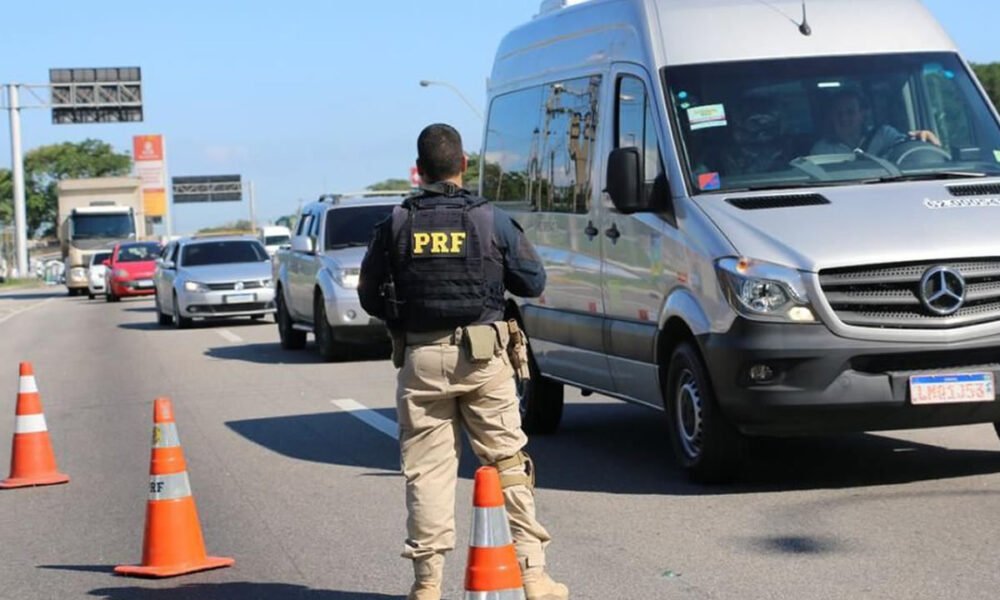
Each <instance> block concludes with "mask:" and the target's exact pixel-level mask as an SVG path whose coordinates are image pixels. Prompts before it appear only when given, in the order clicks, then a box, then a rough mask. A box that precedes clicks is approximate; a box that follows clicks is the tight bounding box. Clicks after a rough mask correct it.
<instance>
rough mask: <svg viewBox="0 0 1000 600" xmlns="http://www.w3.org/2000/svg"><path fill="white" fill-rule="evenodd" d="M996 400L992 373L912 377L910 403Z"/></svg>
mask: <svg viewBox="0 0 1000 600" xmlns="http://www.w3.org/2000/svg"><path fill="white" fill-rule="evenodd" d="M995 399H996V386H995V383H994V381H993V374H992V373H956V374H954V375H917V376H914V377H910V402H912V403H913V404H954V403H958V402H991V401H993V400H995Z"/></svg>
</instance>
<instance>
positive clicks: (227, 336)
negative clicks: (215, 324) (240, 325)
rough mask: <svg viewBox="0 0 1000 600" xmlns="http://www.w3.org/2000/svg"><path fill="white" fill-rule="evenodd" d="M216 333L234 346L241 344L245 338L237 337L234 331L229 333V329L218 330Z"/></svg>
mask: <svg viewBox="0 0 1000 600" xmlns="http://www.w3.org/2000/svg"><path fill="white" fill-rule="evenodd" d="M215 331H216V332H218V334H219V335H221V336H222V337H223V338H225V340H226V341H229V342H232V343H234V344H239V343H241V342H242V341H243V338H241V337H240V336H238V335H236V334H235V333H233V332H232V331H229V330H228V329H216V330H215Z"/></svg>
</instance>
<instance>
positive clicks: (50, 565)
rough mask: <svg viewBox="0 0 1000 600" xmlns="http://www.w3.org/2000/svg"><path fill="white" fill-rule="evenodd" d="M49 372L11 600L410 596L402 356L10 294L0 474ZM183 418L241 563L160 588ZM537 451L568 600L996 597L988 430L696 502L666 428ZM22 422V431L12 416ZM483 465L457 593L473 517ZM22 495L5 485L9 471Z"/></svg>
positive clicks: (755, 453)
mask: <svg viewBox="0 0 1000 600" xmlns="http://www.w3.org/2000/svg"><path fill="white" fill-rule="evenodd" d="M22 360H28V361H31V362H32V363H33V364H34V367H35V373H36V375H37V380H38V384H39V388H40V391H41V395H42V401H43V402H44V405H45V409H46V418H47V421H48V426H49V430H50V432H51V437H52V441H53V445H54V447H55V451H56V456H57V459H58V462H59V467H60V469H61V470H62V471H63V472H65V473H67V474H68V475H69V476H70V477H71V478H72V479H71V481H70V483H68V484H66V485H61V486H54V487H45V488H32V489H22V490H5V491H0V532H2V534H0V540H2V543H0V598H10V599H14V598H16V599H18V600H34V599H38V600H51V599H54V598H59V599H63V598H100V599H108V600H124V599H133V598H141V599H144V600H146V599H148V600H167V599H169V600H174V599H178V600H179V599H184V600H202V599H206V600H207V599H213V600H216V599H234V600H235V599H240V600H250V599H265V598H266V599H284V598H290V599H299V600H339V599H347V598H354V599H359V600H375V599H388V598H402V597H404V596H405V591H406V589H407V587H408V584H409V580H410V576H411V573H410V569H409V565H408V564H407V563H406V562H404V561H403V560H402V559H400V558H399V553H400V551H401V549H402V539H403V534H404V529H403V528H404V517H405V511H404V505H403V482H402V480H401V478H400V476H399V474H398V450H397V446H396V442H395V440H394V439H393V435H394V429H393V426H394V422H393V419H394V411H393V409H392V407H393V400H392V398H393V389H394V384H395V371H394V370H393V368H392V366H391V365H390V364H389V362H388V361H387V360H386V357H385V356H382V355H379V354H378V353H370V354H369V356H367V357H362V358H359V359H357V360H355V361H352V362H347V363H339V364H324V363H321V362H320V361H319V359H318V357H317V355H316V354H315V353H314V352H313V351H311V350H307V351H305V352H286V351H282V350H281V349H280V348H279V346H278V343H277V331H276V328H275V326H274V325H273V323H272V322H270V321H268V322H267V323H264V324H252V323H251V322H250V321H248V320H243V321H227V322H223V323H218V324H210V325H199V326H197V327H195V328H194V329H191V330H185V331H175V330H172V329H169V328H161V327H158V326H157V325H156V324H155V318H154V314H153V312H152V301H150V300H125V301H123V302H121V303H119V304H106V303H104V302H103V301H102V300H98V301H88V300H86V299H85V298H68V297H65V296H64V295H63V294H62V291H61V289H58V288H51V289H46V288H41V289H36V290H28V291H22V292H14V293H3V294H0V467H3V468H4V469H6V467H7V465H8V464H9V460H10V439H11V436H12V434H13V425H14V418H13V417H14V405H15V397H16V390H17V364H18V362H19V361H22ZM161 395H166V396H169V397H171V398H172V399H173V401H174V407H175V412H176V417H177V423H178V428H179V432H180V439H181V441H182V442H183V446H184V452H185V455H186V457H187V461H188V468H189V472H190V477H191V483H192V488H193V491H194V495H195V499H196V502H197V505H198V510H199V515H200V518H201V524H202V528H203V530H204V533H205V538H206V542H207V547H208V550H209V552H210V553H211V554H214V555H218V556H231V557H233V558H235V559H236V565H235V567H233V568H229V569H222V570H217V571H210V572H205V573H199V574H194V575H189V576H185V577H180V578H175V579H168V580H159V581H150V580H140V579H129V578H123V577H119V576H116V575H114V574H113V573H112V569H113V567H114V566H115V565H119V564H133V563H135V562H137V561H138V560H139V558H140V554H141V543H142V530H143V519H144V512H145V505H146V493H147V487H148V468H149V462H148V461H149V444H150V433H151V427H152V400H153V399H154V398H155V397H157V396H161ZM567 398H568V404H567V407H566V414H565V419H564V426H563V428H562V430H561V431H560V433H559V434H557V435H554V436H550V437H537V438H534V439H532V441H531V445H530V447H529V449H530V451H531V453H532V454H533V456H534V457H535V459H536V461H537V464H538V486H539V489H538V503H539V506H540V513H541V518H542V521H543V522H544V523H545V524H546V525H547V526H548V528H549V529H550V531H551V532H552V534H553V535H554V538H555V541H554V543H553V544H552V546H551V547H550V552H549V561H550V567H551V571H552V573H553V575H554V576H555V577H556V578H557V579H559V580H563V581H565V582H566V583H567V584H568V585H569V586H570V589H571V592H572V597H573V598H592V599H601V600H612V599H648V598H657V599H659V598H693V599H702V598H725V599H728V598H733V599H757V598H760V599H770V598H775V599H778V598H782V599H796V600H799V599H832V598H865V599H868V598H873V599H899V598H906V599H911V600H913V599H937V598H962V599H965V600H972V599H980V598H981V599H984V600H985V599H991V600H992V599H993V598H996V596H997V589H1000V552H998V551H997V550H996V540H998V539H1000V519H997V518H996V516H997V514H1000V475H998V473H1000V442H998V440H997V437H996V435H995V433H994V432H993V429H992V427H989V426H976V427H965V428H950V429H940V430H929V431H919V432H905V433H893V434H867V435H851V436H840V437H833V438H813V439H805V440H770V441H767V442H761V443H757V444H755V445H754V446H753V449H752V451H751V455H750V457H749V463H748V466H747V468H746V469H745V472H744V474H743V477H742V481H741V483H739V484H735V485H731V486H722V487H701V486H696V485H692V484H689V483H688V482H687V481H686V480H685V479H684V477H683V476H682V475H681V473H680V472H679V471H678V470H677V469H675V468H674V467H672V466H671V463H670V460H669V454H668V449H667V444H666V441H665V439H664V432H665V429H664V427H663V425H662V423H661V415H660V414H659V413H656V412H653V411H650V410H648V409H644V408H640V407H634V406H629V405H626V404H623V403H620V402H617V401H613V400H610V399H607V398H603V397H599V396H592V397H589V398H581V397H580V395H579V394H578V393H576V392H572V393H568V394H567ZM3 415H8V416H3ZM470 459H471V453H469V452H466V454H465V460H464V462H463V466H462V471H461V474H462V479H461V484H460V489H459V499H460V500H459V506H458V539H459V542H460V545H459V548H458V549H457V551H456V552H455V553H454V554H453V555H452V556H451V560H450V561H449V564H448V573H447V590H446V597H447V598H452V599H457V598H461V596H462V579H463V568H464V562H465V553H466V547H465V544H466V543H467V540H468V539H469V524H470V520H471V516H470V515H471V510H470V504H471V483H470V477H471V474H472V472H473V470H474V468H475V466H476V465H474V464H473V461H472V460H470ZM0 476H6V471H4V473H2V474H0Z"/></svg>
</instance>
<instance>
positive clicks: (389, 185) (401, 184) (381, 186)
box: [367, 179, 410, 192]
mask: <svg viewBox="0 0 1000 600" xmlns="http://www.w3.org/2000/svg"><path fill="white" fill-rule="evenodd" d="M367 189H368V191H371V192H408V191H410V181H409V180H408V179H386V180H385V181H380V182H378V183H373V184H371V185H370V186H368V188H367Z"/></svg>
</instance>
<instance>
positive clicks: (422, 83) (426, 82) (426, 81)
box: [420, 79, 486, 122]
mask: <svg viewBox="0 0 1000 600" xmlns="http://www.w3.org/2000/svg"><path fill="white" fill-rule="evenodd" d="M431 85H442V86H444V87H446V88H448V89H449V90H451V91H453V92H455V95H456V96H458V97H459V98H461V99H462V102H465V105H466V106H468V107H469V108H470V109H472V112H474V113H476V116H477V117H479V120H480V121H484V122H485V121H486V118H485V117H483V113H482V112H480V111H479V109H478V108H476V105H475V104H473V103H472V102H471V101H470V100H469V99H468V98H466V97H465V94H463V93H462V92H461V90H459V89H458V88H457V87H455V86H454V85H452V84H450V83H448V82H447V81H432V80H430V79H421V80H420V87H428V86H431Z"/></svg>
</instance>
